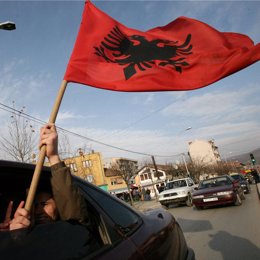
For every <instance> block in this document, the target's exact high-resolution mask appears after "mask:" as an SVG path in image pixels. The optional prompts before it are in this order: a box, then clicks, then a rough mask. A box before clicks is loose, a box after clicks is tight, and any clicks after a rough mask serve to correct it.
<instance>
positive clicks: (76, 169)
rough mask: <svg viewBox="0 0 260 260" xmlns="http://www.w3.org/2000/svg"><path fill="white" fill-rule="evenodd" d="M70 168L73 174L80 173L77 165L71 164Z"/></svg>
mask: <svg viewBox="0 0 260 260" xmlns="http://www.w3.org/2000/svg"><path fill="white" fill-rule="evenodd" d="M69 167H70V169H71V171H73V172H76V171H78V168H77V165H76V163H70V164H69Z"/></svg>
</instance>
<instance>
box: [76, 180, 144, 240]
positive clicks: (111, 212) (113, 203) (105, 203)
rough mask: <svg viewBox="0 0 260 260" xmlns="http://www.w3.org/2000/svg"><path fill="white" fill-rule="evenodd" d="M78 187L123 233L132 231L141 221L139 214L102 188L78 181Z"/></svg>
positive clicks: (126, 233)
mask: <svg viewBox="0 0 260 260" xmlns="http://www.w3.org/2000/svg"><path fill="white" fill-rule="evenodd" d="M79 187H80V188H81V189H82V191H83V193H84V194H85V195H86V196H87V197H90V198H91V199H92V200H94V201H95V203H96V204H98V205H99V207H100V208H101V209H102V210H103V211H104V212H105V213H106V215H107V216H108V217H109V218H110V219H111V220H112V221H113V222H114V223H115V225H116V227H117V228H118V229H119V230H120V231H121V232H122V233H123V234H125V235H128V234H130V233H132V231H134V230H135V229H136V228H138V226H139V225H140V224H141V223H142V220H141V218H140V216H138V215H137V214H136V213H135V212H133V211H131V210H130V209H129V208H128V207H126V206H125V205H124V204H123V203H121V202H119V201H117V199H115V198H114V197H112V196H110V195H109V194H108V193H106V192H104V191H103V190H99V189H96V188H94V187H91V186H87V187H86V186H85V185H83V183H82V182H80V183H79Z"/></svg>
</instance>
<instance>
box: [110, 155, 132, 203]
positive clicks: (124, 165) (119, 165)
mask: <svg viewBox="0 0 260 260" xmlns="http://www.w3.org/2000/svg"><path fill="white" fill-rule="evenodd" d="M111 168H112V169H113V170H115V171H117V172H118V174H119V175H120V176H121V177H122V179H123V180H124V181H125V183H126V186H127V189H128V192H129V196H130V204H131V206H132V205H133V197H132V193H131V190H130V187H129V185H130V179H131V177H132V176H133V175H134V174H135V172H136V166H135V164H134V163H133V162H131V161H129V160H124V159H118V160H117V161H116V163H114V164H113V165H112V167H111Z"/></svg>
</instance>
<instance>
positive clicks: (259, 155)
mask: <svg viewBox="0 0 260 260" xmlns="http://www.w3.org/2000/svg"><path fill="white" fill-rule="evenodd" d="M250 153H252V154H253V155H254V157H255V160H256V163H257V164H260V148H258V149H256V150H254V151H251V152H249V153H245V154H240V155H236V156H233V157H232V158H228V159H229V160H234V159H235V160H238V161H239V162H241V163H247V162H249V161H251V160H250V155H249V154H250Z"/></svg>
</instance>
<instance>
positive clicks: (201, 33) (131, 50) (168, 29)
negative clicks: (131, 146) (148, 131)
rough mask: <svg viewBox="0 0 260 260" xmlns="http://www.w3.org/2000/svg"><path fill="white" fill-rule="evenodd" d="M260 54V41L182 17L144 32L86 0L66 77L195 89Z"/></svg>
mask: <svg viewBox="0 0 260 260" xmlns="http://www.w3.org/2000/svg"><path fill="white" fill-rule="evenodd" d="M259 59H260V44H257V45H254V43H253V41H252V40H251V39H250V38H249V37H247V36H246V35H242V34H238V33H229V32H219V31H217V30H216V29H214V28H212V27H210V26H209V25H207V24H205V23H203V22H200V21H198V20H194V19H191V18H187V17H180V18H178V19H176V20H175V21H173V22H171V23H169V24H168V25H166V26H163V27H157V28H154V29H151V30H149V31H146V32H141V31H138V30H135V29H130V28H127V27H126V26H124V25H122V24H120V23H119V22H117V21H116V20H114V19H113V18H111V17H109V16H108V15H107V14H105V13H103V12H102V11H100V10H99V9H97V8H96V7H95V6H94V5H93V4H92V3H90V2H87V3H86V4H85V9H84V12H83V18H82V23H81V26H80V30H79V33H78V37H77V40H76V43H75V46H74V50H73V52H72V55H71V58H70V61H69V64H68V66H67V70H66V73H65V76H64V79H65V80H67V81H68V82H76V83H81V84H85V85H89V86H93V87H98V88H103V89H109V90H116V91H167V90H192V89H197V88H201V87H205V86H207V85H209V84H211V83H213V82H215V81H217V80H219V79H221V78H224V77H226V76H228V75H230V74H232V73H234V72H236V71H238V70H241V69H243V68H245V67H247V66H249V65H250V64H252V63H254V62H256V61H258V60H259Z"/></svg>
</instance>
